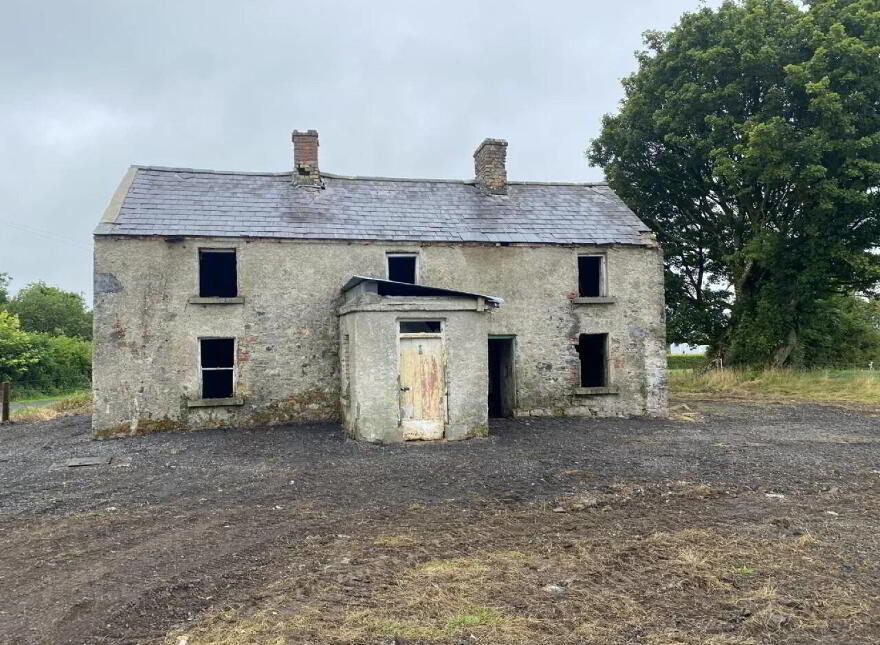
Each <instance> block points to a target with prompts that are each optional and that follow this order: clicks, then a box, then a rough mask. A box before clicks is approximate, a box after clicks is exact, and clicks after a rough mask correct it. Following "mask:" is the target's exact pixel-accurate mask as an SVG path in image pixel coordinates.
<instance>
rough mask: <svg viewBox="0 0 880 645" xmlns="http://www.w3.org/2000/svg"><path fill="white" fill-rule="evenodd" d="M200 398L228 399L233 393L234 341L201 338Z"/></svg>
mask: <svg viewBox="0 0 880 645" xmlns="http://www.w3.org/2000/svg"><path fill="white" fill-rule="evenodd" d="M200 345H201V366H202V398H203V399H228V398H230V397H231V396H233V394H234V392H235V339H234V338H202V339H201V340H200Z"/></svg>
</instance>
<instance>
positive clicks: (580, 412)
mask: <svg viewBox="0 0 880 645" xmlns="http://www.w3.org/2000/svg"><path fill="white" fill-rule="evenodd" d="M514 416H515V417H517V418H526V417H629V416H633V415H631V414H625V413H622V412H619V413H615V412H611V413H608V412H600V410H598V409H597V408H588V407H584V406H576V407H566V408H530V409H525V410H523V409H519V410H516V411H515V412H514Z"/></svg>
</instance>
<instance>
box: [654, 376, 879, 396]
mask: <svg viewBox="0 0 880 645" xmlns="http://www.w3.org/2000/svg"><path fill="white" fill-rule="evenodd" d="M669 392H670V394H671V395H673V396H695V395H716V396H730V397H744V398H775V399H790V400H797V401H820V402H829V403H831V402H843V403H863V404H870V405H880V371H868V370H789V369H766V370H750V369H742V370H741V369H724V370H708V371H705V372H699V371H691V370H670V372H669Z"/></svg>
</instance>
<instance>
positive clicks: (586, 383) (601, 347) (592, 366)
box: [577, 334, 608, 387]
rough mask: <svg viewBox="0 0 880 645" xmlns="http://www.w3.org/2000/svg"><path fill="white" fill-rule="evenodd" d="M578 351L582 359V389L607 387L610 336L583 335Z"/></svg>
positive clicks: (580, 338)
mask: <svg viewBox="0 0 880 645" xmlns="http://www.w3.org/2000/svg"><path fill="white" fill-rule="evenodd" d="M577 350H578V356H579V357H580V359H581V387H606V386H607V385H608V361H607V357H608V334H581V335H580V337H579V338H578V345H577Z"/></svg>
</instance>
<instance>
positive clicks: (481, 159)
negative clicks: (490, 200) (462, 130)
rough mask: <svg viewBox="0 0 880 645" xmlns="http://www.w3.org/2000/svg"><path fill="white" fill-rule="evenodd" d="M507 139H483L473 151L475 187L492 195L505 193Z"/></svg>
mask: <svg viewBox="0 0 880 645" xmlns="http://www.w3.org/2000/svg"><path fill="white" fill-rule="evenodd" d="M506 164H507V141H505V140H504V139H484V140H483V143H481V144H480V145H479V146H478V147H477V150H476V152H474V173H475V175H476V180H477V187H478V188H479V189H480V190H481V191H483V192H484V193H489V194H492V195H506V194H507V165H506Z"/></svg>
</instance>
